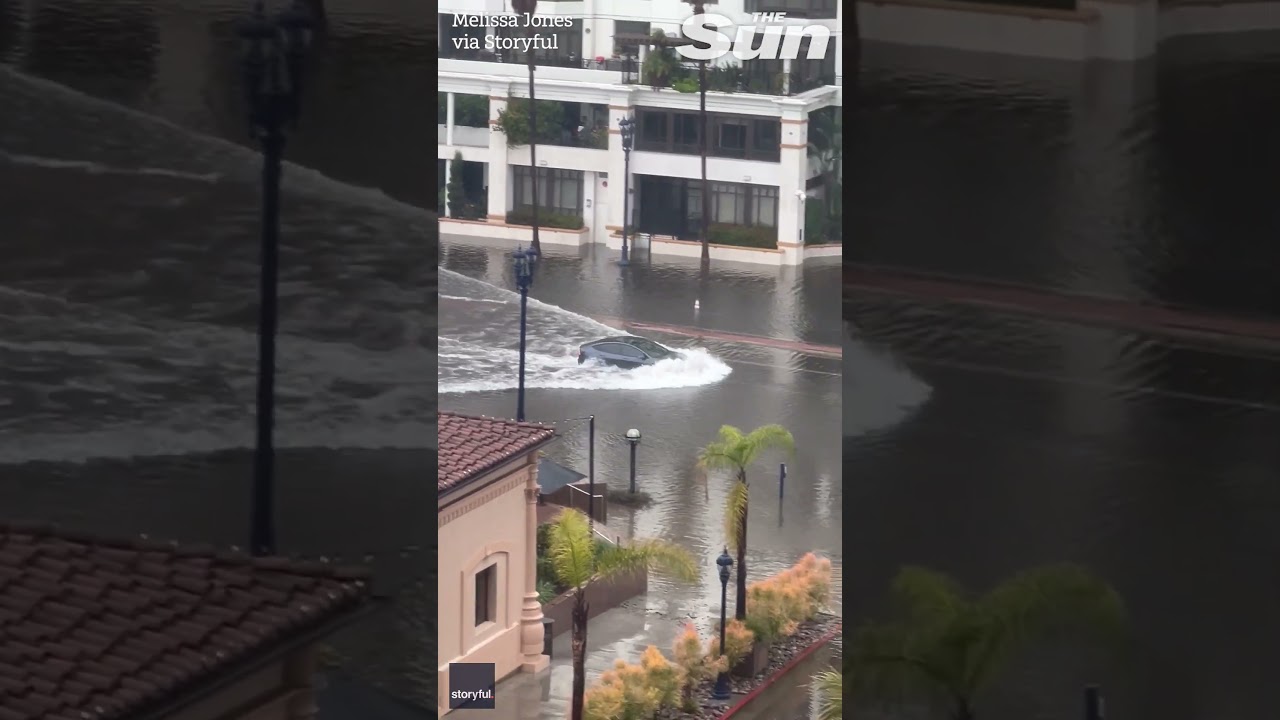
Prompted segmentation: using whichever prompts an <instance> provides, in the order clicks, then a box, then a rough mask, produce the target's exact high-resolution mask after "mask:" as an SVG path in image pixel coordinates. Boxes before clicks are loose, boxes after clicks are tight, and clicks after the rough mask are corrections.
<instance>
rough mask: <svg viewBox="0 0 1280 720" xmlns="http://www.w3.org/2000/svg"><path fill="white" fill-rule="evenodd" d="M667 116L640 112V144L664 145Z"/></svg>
mask: <svg viewBox="0 0 1280 720" xmlns="http://www.w3.org/2000/svg"><path fill="white" fill-rule="evenodd" d="M667 117H668V116H667V114H666V113H664V112H654V111H651V110H641V111H640V142H642V143H654V144H666V142H667Z"/></svg>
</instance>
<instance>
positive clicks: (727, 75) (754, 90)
mask: <svg viewBox="0 0 1280 720" xmlns="http://www.w3.org/2000/svg"><path fill="white" fill-rule="evenodd" d="M622 82H623V83H624V84H627V85H649V86H651V87H661V88H673V89H676V90H680V91H681V92H690V93H696V92H698V63H696V62H681V63H679V65H678V66H677V68H676V70H675V72H673V73H671V74H670V75H668V76H666V77H659V78H655V77H653V76H652V75H648V76H646V75H644V74H643V73H642V74H641V75H640V76H634V75H633V76H627V77H624V78H623V81H622ZM835 84H837V83H836V76H835V75H834V74H831V75H823V76H816V77H805V76H803V75H800V74H799V73H795V72H792V73H791V74H790V76H789V77H788V75H787V74H786V73H781V72H776V73H759V72H757V73H748V72H745V71H744V70H743V69H742V68H741V67H738V66H736V65H721V66H715V67H708V68H707V90H710V91H713V92H725V93H749V94H752V95H781V96H792V95H799V94H800V93H803V92H808V91H810V90H813V89H815V88H820V87H823V86H826V85H835Z"/></svg>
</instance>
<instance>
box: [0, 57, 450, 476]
mask: <svg viewBox="0 0 1280 720" xmlns="http://www.w3.org/2000/svg"><path fill="white" fill-rule="evenodd" d="M0 105H3V106H4V107H5V112H4V113H0V185H4V186H5V187H6V196H5V197H3V198H0V214H3V215H4V217H5V227H4V228H3V232H0V252H3V253H4V255H5V257H6V263H5V264H4V265H3V266H0V366H3V367H4V368H5V370H6V372H5V373H3V374H0V463H21V462H27V461H33V460H66V461H81V460H87V459H90V458H98V457H130V456H137V455H152V454H184V453H191V452H206V451H212V450H222V449H229V448H243V447H249V446H251V444H252V439H253V438H252V431H253V396H254V373H255V365H256V354H257V348H256V337H255V328H254V321H255V311H256V305H257V298H256V276H257V253H256V247H255V246H256V242H255V238H256V237H257V235H258V226H257V223H258V221H257V189H258V169H259V167H260V163H261V159H260V156H259V155H258V154H257V153H255V152H254V151H252V150H250V149H248V148H244V147H241V146H239V145H236V144H234V143H231V142H228V141H225V140H221V139H217V138H212V137H208V136H204V135H200V134H197V133H193V132H191V131H189V130H186V129H185V128H182V127H180V126H177V125H174V124H173V123H170V122H168V121H165V120H162V119H159V118H155V117H152V116H149V115H146V114H144V113H141V112H138V111H135V110H131V109H128V108H124V107H120V106H117V105H113V104H111V103H108V102H104V101H101V100H97V99H95V98H91V97H89V96H86V95H83V94H81V93H78V92H76V91H73V90H70V89H68V88H65V87H62V86H59V85H56V84H53V83H50V82H47V81H44V80H40V79H35V78H30V77H27V76H24V75H20V74H17V73H14V72H12V71H11V70H8V69H4V68H0ZM51 120H52V121H51ZM282 195H283V201H284V202H283V205H284V220H283V223H282V225H283V227H282V236H281V242H282V248H281V253H282V267H281V337H280V349H279V353H280V355H279V362H278V367H279V374H278V410H277V413H278V418H279V419H278V434H279V444H280V445H281V446H284V447H290V446H295V447H302V446H310V447H355V448H361V447H364V448H383V447H395V448H425V447H431V446H434V443H435V427H434V409H435V390H434V381H433V379H432V376H433V374H434V370H435V364H436V360H435V348H434V336H435V332H434V324H435V322H434V314H435V312H434V311H435V308H434V307H433V302H432V299H431V295H432V289H433V285H434V276H433V272H432V268H433V267H434V264H433V263H428V262H427V258H428V257H429V256H430V254H431V252H430V249H429V247H428V242H429V238H430V236H429V234H428V229H429V227H430V225H431V224H432V223H431V219H432V217H431V215H430V214H429V213H428V212H426V211H425V210H422V209H420V208H416V207H413V206H410V205H406V204H404V203H400V202H398V201H396V200H393V199H391V198H389V197H387V196H386V195H384V194H382V193H381V192H379V191H376V190H369V189H364V188H357V187H353V186H350V185H346V184H343V183H340V182H338V181H335V180H332V179H330V178H327V177H325V176H324V175H322V174H320V173H318V172H315V171H312V170H309V169H306V168H302V167H299V166H295V165H289V166H288V168H287V169H286V173H285V185H284V190H283V193H282ZM58 198H61V199H60V200H59V199H58ZM68 201H69V202H68ZM55 203H57V204H56V205H55Z"/></svg>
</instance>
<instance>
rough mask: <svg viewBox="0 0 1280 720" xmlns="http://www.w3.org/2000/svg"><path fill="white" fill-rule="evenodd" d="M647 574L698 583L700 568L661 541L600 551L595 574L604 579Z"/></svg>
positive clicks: (680, 550)
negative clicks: (630, 574)
mask: <svg viewBox="0 0 1280 720" xmlns="http://www.w3.org/2000/svg"><path fill="white" fill-rule="evenodd" d="M640 570H647V571H649V572H652V573H657V574H661V575H667V576H670V577H672V578H675V579H676V580H680V581H683V582H693V581H695V580H697V579H698V565H697V563H696V562H695V561H694V559H693V556H692V555H690V554H689V551H688V550H685V549H684V548H682V547H680V546H679V545H675V544H673V543H669V542H664V541H662V540H637V541H635V542H633V543H631V544H630V545H612V546H610V547H608V548H606V549H605V550H603V551H601V553H600V555H599V557H598V558H597V559H596V564H595V571H596V575H598V576H599V577H600V578H602V579H608V578H612V577H617V576H618V575H623V574H629V573H634V572H638V571H640Z"/></svg>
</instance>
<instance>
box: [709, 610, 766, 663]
mask: <svg viewBox="0 0 1280 720" xmlns="http://www.w3.org/2000/svg"><path fill="white" fill-rule="evenodd" d="M748 607H750V605H748ZM716 631H717V632H716V634H717V635H719V628H718V627H717V628H716ZM755 639H756V635H755V633H753V632H751V630H750V629H748V628H747V626H746V624H745V623H743V622H742V621H741V620H738V619H735V618H731V619H730V620H729V623H728V624H727V625H725V627H724V654H725V657H726V658H728V664H729V666H730V667H732V666H734V665H737V664H738V661H739V660H741V659H742V658H744V657H746V656H747V653H749V652H751V644H752V643H754V642H755ZM709 654H710V655H711V657H719V656H720V638H719V637H713V638H711V649H710V650H709Z"/></svg>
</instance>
